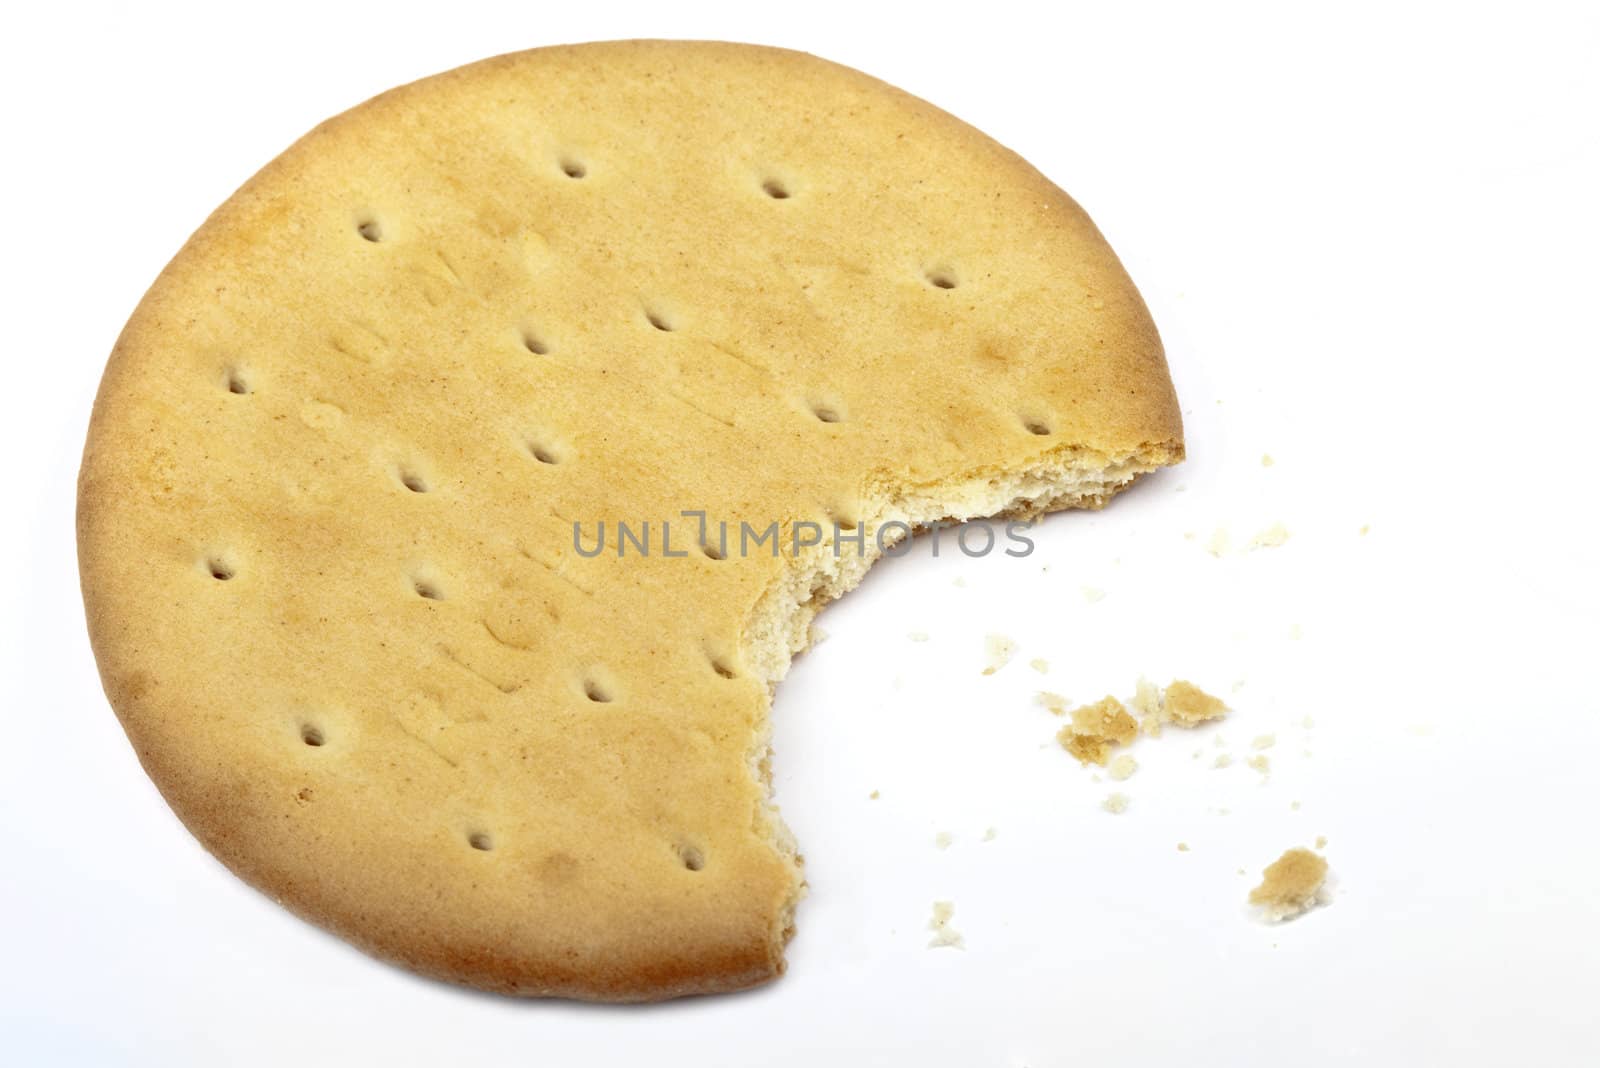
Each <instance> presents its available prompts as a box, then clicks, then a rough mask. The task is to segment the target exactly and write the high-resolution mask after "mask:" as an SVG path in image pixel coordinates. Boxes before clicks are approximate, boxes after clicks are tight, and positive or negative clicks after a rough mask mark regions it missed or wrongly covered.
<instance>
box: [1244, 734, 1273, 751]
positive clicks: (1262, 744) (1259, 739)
mask: <svg viewBox="0 0 1600 1068" xmlns="http://www.w3.org/2000/svg"><path fill="white" fill-rule="evenodd" d="M1277 744H1278V736H1277V735H1276V734H1258V735H1256V736H1255V740H1254V741H1252V742H1251V743H1250V748H1251V749H1271V748H1272V747H1273V746H1275V745H1277Z"/></svg>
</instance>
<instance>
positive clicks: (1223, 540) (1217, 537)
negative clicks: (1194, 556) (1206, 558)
mask: <svg viewBox="0 0 1600 1068" xmlns="http://www.w3.org/2000/svg"><path fill="white" fill-rule="evenodd" d="M1227 551H1228V532H1227V531H1226V530H1224V529H1222V528H1221V527H1218V528H1217V529H1216V530H1215V531H1213V532H1212V534H1211V540H1210V541H1208V542H1206V552H1208V553H1210V554H1211V555H1212V556H1216V557H1221V556H1223V555H1224V554H1226V553H1227Z"/></svg>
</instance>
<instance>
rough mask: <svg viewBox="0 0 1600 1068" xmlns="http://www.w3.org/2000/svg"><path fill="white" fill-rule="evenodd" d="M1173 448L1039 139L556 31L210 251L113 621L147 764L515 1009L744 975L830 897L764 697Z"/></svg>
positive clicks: (649, 47) (118, 674)
mask: <svg viewBox="0 0 1600 1068" xmlns="http://www.w3.org/2000/svg"><path fill="white" fill-rule="evenodd" d="M1182 453H1183V445H1182V429H1181V425H1180V420H1179V415H1178V408H1177V404H1176V400H1175V397H1174V395H1173V391H1172V387H1171V384H1170V382H1169V380H1168V377H1167V370H1166V365H1165V361H1164V357H1163V354H1162V349H1161V344H1160V341H1159V339H1158V337H1157V334H1156V331H1155V328H1154V327H1153V325H1152V324H1151V321H1150V318H1149V315H1148V313H1147V311H1146V309H1145V307H1144V304H1143V302H1142V301H1141V299H1140V297H1139V295H1138V293H1137V291H1136V290H1135V288H1134V286H1133V285H1132V283H1131V282H1130V281H1129V279H1128V277H1127V275H1126V274H1125V272H1124V271H1123V269H1122V267H1121V265H1120V264H1119V263H1118V261H1117V259H1116V257H1115V255H1114V254H1113V253H1112V251H1111V249H1110V248H1109V247H1108V246H1107V245H1106V243H1105V241H1104V240H1103V239H1102V237H1101V236H1100V234H1099V233H1098V232H1097V231H1096V230H1095V228H1094V226H1093V224H1092V223H1091V222H1090V221H1089V219H1088V217H1087V216H1086V215H1085V214H1084V213H1083V212H1082V211H1081V210H1080V209H1079V208H1078V207H1077V205H1076V204H1074V203H1073V201H1072V200H1071V199H1070V198H1069V197H1067V195H1066V194H1064V193H1063V192H1062V191H1061V190H1060V189H1058V188H1057V187H1056V186H1054V185H1052V184H1051V183H1050V182H1049V181H1048V180H1047V179H1045V178H1044V177H1043V176H1042V175H1040V174H1039V173H1038V172H1037V171H1035V170H1034V169H1033V168H1032V167H1030V166H1029V165H1028V164H1027V163H1026V162H1024V161H1023V160H1022V159H1020V158H1019V157H1018V156H1016V155H1015V154H1013V153H1011V152H1010V151H1008V150H1006V149H1005V148H1002V147H1001V146H999V145H998V144H996V143H994V142H993V141H991V140H989V139H988V138H986V137H985V136H983V135H982V134H980V133H979V132H977V131H976V130H974V129H972V128H971V127H969V126H967V125H965V124H963V123H961V122H960V121H958V120H956V119H954V118H952V117H951V116H949V115H947V114H945V113H943V112H941V111H939V110H938V109H936V108H934V107H932V106H931V105H929V104H927V103H925V102H923V101H921V100H918V99H916V98H914V97H911V96H908V95H906V94H905V93H902V92H900V91H898V90H896V89H893V88H891V87H889V86H887V85H885V84H883V83H882V82H879V81H876V80H874V79H872V78H870V77H867V76H865V75H863V74H860V73H858V72H856V71H853V70H849V69H847V68H844V67H840V66H837V65H834V64H831V63H828V62H825V61H823V60H820V59H816V58H814V57H811V56H808V55H804V54H800V53H795V52H788V51H782V50H777V49H770V48H759V47H753V46H747V45H733V44H717V43H690V42H664V41H625V42H614V43H605V44H592V45H580V46H573V47H561V48H548V49H540V50H536V51H531V52H524V53H519V54H515V55H508V56H502V57H499V58H496V59H491V60H487V61H484V62H481V63H477V64H473V65H471V66H468V67H464V68H461V69H459V70H454V71H450V72H448V73H445V74H441V75H438V76H436V77H432V78H428V79H425V80H423V81H420V82H417V83H415V84H412V85H408V86H405V87H402V88H400V89H396V90H393V91H391V92H389V93H385V94H384V95H382V96H379V97H377V98H376V99H374V100H371V101H369V102H367V103H366V104H363V105H361V106H360V107H357V108H355V109H354V110H352V111H349V112H347V113H345V114H343V115H341V116H339V117H337V118H335V119H332V120H331V121H329V122H327V123H325V124H323V125H322V126H319V127H318V128H317V129H315V130H313V131H312V132H311V133H310V134H308V135H307V136H306V137H304V138H303V139H302V140H300V141H299V142H298V143H296V144H295V145H294V146H292V147H291V148H290V149H289V150H288V151H286V152H285V153H284V154H283V155H281V156H280V157H278V158H277V159H276V160H274V161H273V162H272V163H270V164H269V165H268V166H267V167H266V168H265V169H264V170H262V171H261V172H260V173H259V174H258V175H256V176H255V177H254V178H253V179H251V180H250V181H249V182H248V183H247V184H246V185H245V186H244V187H243V188H242V189H240V190H239V192H238V193H236V194H235V195H234V196H233V197H232V198H231V199H229V200H228V202H227V203H225V204H224V205H223V206H222V207H221V208H219V209H218V210H217V211H216V212H215V214H213V215H212V216H211V218H210V219H209V220H208V221H207V222H206V223H205V224H204V226H202V227H201V229H200V230H199V231H198V232H197V233H196V234H195V235H194V236H193V237H192V238H191V239H190V240H189V242H188V243H187V244H186V245H185V246H184V248H183V249H182V251H181V252H179V254H178V255H177V257H176V258H175V259H174V260H173V261H172V263H171V264H170V265H169V266H168V267H167V269H166V270H165V271H164V272H163V273H162V274H161V276H160V277H159V278H158V279H157V280H156V282H155V284H154V286H153V287H152V288H151V290H150V292H149V293H148V295H147V296H146V297H145V299H144V301H143V302H142V303H141V304H140V306H139V308H138V309H137V311H135V313H134V315H133V318H132V319H131V321H130V322H129V324H128V326H127V328H126V329H125V330H124V332H123V334H122V336H121V338H120V339H119V341H118V342H117V345H116V348H115V350H114V351H113V353H112V356H111V359H110V363H109V365H108V367H107V369H106V373H105V378H104V381H103V383H102V385H101V389H100V393H99V396H98V399H97V401H96V404H95V409H94V416H93V420H92V424H91V426H90V430H89V437H88V443H87V447H86V449H85V454H84V461H83V468H82V473H81V477H80V485H79V515H78V530H79V547H80V561H81V570H82V579H83V591H84V601H85V605H86V609H87V615H88V620H89V627H90V634H91V638H92V641H93V645H94V650H95V655H96V658H97V660H98V663H99V667H100V672H101V676H102V679H103V681H104V684H105V689H106V692H107V694H108V696H109V697H110V700H111V703H112V705H113V707H114V708H115V710H116V712H117V715H118V716H119V717H120V719H121V721H122V723H123V726H124V728H125V729H126V731H127V734H128V737H129V738H130V740H131V741H132V743H133V745H134V747H135V749H136V750H137V752H138V755H139V758H140V760H141V761H142V762H143V764H144V766H145V768H146V769H147V771H148V772H149V774H150V776H151V778H152V779H153V780H154V781H155V782H156V784H157V785H158V786H159V787H160V789H161V791H162V793H163V795H164V796H165V797H166V798H167V800H168V801H169V802H170V804H171V805H172V807H173V809H174V810H175V811H176V812H177V813H178V815H179V816H180V817H181V818H182V819H183V821H184V822H185V823H186V824H187V825H188V827H189V828H190V829H191V830H192V831H193V832H194V834H195V835H196V837H198V838H199V839H200V840H201V842H202V843H204V844H205V846H206V847H207V848H208V849H210V850H211V851H212V852H213V853H215V854H216V855H217V856H218V857H219V858H221V859H222V860H223V861H224V862H225V863H226V864H227V865H228V866H229V867H230V868H232V869H233V870H234V871H235V872H237V873H238V874H239V875H240V876H241V877H242V878H244V879H246V880H248V881H249V882H251V883H252V884H254V885H256V886H257V887H259V888H261V889H262V890H263V891H265V892H266V893H268V894H270V895H272V896H273V897H274V898H276V899H277V900H279V901H280V902H282V903H283V904H284V905H285V906H287V907H289V908H291V909H293V910H294V911H296V912H297V913H299V914H300V915H302V916H304V917H306V918H307V919H309V920H311V921H313V922H316V923H318V924H321V925H323V926H325V927H328V928H330V929H331V930H333V931H336V932H338V933H339V934H340V935H342V936H343V937H345V938H347V939H348V940H350V941H351V942H353V943H355V944H357V945H359V946H361V947H362V948H364V949H366V950H368V951H370V952H372V953H375V954H377V955H379V956H382V957H385V958H388V959H391V960H394V961H397V962H399V963H402V964H404V965H406V966H407V967H410V968H413V969H415V970H417V971H419V972H422V973H424V974H427V975H431V976H436V977H440V978H444V979H448V980H452V981H457V982H463V983H468V984H471V985H474V986H478V987H483V988H486V989H491V990H499V991H505V992H508V993H516V994H526V995H559V996H568V997H581V998H591V999H606V1000H644V999H654V998H662V997H669V996H674V995H680V994H690V993H699V992H708V991H718V990H730V989H736V988H740V987H745V986H750V985H753V984H756V983H760V982H762V981H765V980H768V979H770V978H772V977H774V976H776V975H777V974H779V973H780V972H781V971H782V969H783V947H784V944H785V942H786V941H787V939H788V937H789V934H790V932H791V929H792V924H793V919H794V911H795V905H796V902H797V901H798V899H799V897H800V895H801V893H802V890H803V881H802V878H801V871H800V863H799V857H798V855H797V854H796V851H795V847H794V844H793V843H792V841H791V840H790V838H789V836H788V834H787V832H786V831H785V829H784V828H783V826H782V823H781V822H780V820H779V819H778V816H777V812H776V809H775V807H774V806H773V805H772V803H771V800H770V790H769V783H768V777H769V776H768V763H767V762H768V757H769V753H768V742H767V738H768V728H767V712H768V707H769V703H770V694H771V688H772V686H773V685H774V684H776V682H777V681H778V680H779V679H780V678H781V677H782V675H783V673H784V672H785V670H786V669H787V667H788V663H789V659H790V657H791V656H792V655H793V654H794V653H795V652H797V651H798V650H799V649H801V648H803V647H804V645H805V644H806V642H807V640H808V638H807V634H808V629H809V624H810V620H811V618H812V616H813V615H814V614H815V613H816V611H817V609H818V608H819V607H820V606H821V605H822V604H824V603H825V602H826V601H827V600H829V599H831V598H833V597H836V596H838V595H839V594H841V593H843V592H844V591H845V590H847V589H849V588H850V587H851V586H852V585H854V583H855V582H856V581H858V580H859V578H860V577H861V574H862V573H863V572H864V570H865V569H866V567H867V566H868V565H869V564H870V563H871V561H872V560H873V559H874V558H875V557H876V556H877V555H879V553H880V552H881V551H883V549H885V548H886V547H890V546H892V545H893V544H894V542H895V540H896V539H897V538H898V537H901V536H903V534H904V533H905V532H906V531H908V530H909V529H911V528H912V527H916V526H920V525H926V524H928V523H931V522H934V521H938V520H943V519H964V518H969V517H973V516H981V515H991V514H1008V515H1019V516H1031V515H1034V514H1037V513H1040V512H1044V511H1049V510H1053V509H1057V508H1068V507H1098V506H1100V505H1101V504H1103V503H1104V502H1105V501H1106V500H1107V499H1108V498H1109V497H1110V496H1111V495H1113V494H1114V493H1116V492H1117V491H1118V490H1120V489H1122V488H1123V487H1125V486H1127V485H1128V484H1129V483H1130V482H1132V481H1133V480H1134V479H1136V478H1137V477H1139V476H1140V475H1141V474H1143V473H1146V472H1148V471H1151V470H1154V469H1155V468H1157V467H1160V466H1162V465H1165V464H1170V463H1173V462H1176V461H1177V460H1179V459H1181V457H1182ZM702 516H703V520H702ZM835 523H839V524H842V525H843V527H844V528H845V534H846V535H848V534H850V533H851V532H852V531H854V530H855V524H857V523H861V524H862V525H863V526H862V528H861V536H860V538H859V540H852V539H848V538H846V539H835V538H833V537H832V536H831V535H832V533H833V524H835ZM619 524H625V525H626V526H627V528H628V531H629V533H630V534H631V535H632V537H633V540H632V541H631V542H629V541H626V540H625V541H623V542H622V543H621V545H620V547H621V550H622V551H621V552H620V553H619V542H618V535H619V534H620V533H621V530H620V528H619ZM724 524H725V526H724ZM646 525H647V526H648V533H644V534H643V536H642V537H641V534H642V532H643V531H644V528H645V527H646ZM602 529H603V531H604V537H605V539H606V540H605V542H604V544H603V546H602V547H601V548H600V550H599V551H595V549H596V542H597V538H598V537H599V536H600V535H601V532H602ZM816 530H820V531H822V532H823V537H822V538H821V539H820V541H819V543H818V544H811V542H812V534H813V531H816ZM741 535H743V537H741ZM760 535H771V537H770V538H767V537H761V538H760V540H756V536H760ZM752 541H753V542H754V544H752ZM641 546H642V547H643V548H642V549H641ZM835 549H837V553H836V552H835Z"/></svg>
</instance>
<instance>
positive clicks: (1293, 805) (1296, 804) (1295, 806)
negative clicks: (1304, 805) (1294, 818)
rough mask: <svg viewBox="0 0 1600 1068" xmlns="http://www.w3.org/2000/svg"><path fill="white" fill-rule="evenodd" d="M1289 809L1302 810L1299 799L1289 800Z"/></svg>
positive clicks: (1293, 810) (1292, 810)
mask: <svg viewBox="0 0 1600 1068" xmlns="http://www.w3.org/2000/svg"><path fill="white" fill-rule="evenodd" d="M1289 811H1291V812H1299V811H1300V802H1298V801H1290V802H1289Z"/></svg>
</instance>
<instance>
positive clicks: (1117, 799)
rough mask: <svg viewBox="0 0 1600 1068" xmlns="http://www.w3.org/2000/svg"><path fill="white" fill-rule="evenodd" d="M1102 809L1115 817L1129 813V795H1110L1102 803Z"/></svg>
mask: <svg viewBox="0 0 1600 1068" xmlns="http://www.w3.org/2000/svg"><path fill="white" fill-rule="evenodd" d="M1100 807H1101V808H1103V809H1105V810H1106V811H1107V812H1109V813H1111V814H1112V815H1113V816H1116V815H1121V814H1122V813H1124V812H1126V811H1128V795H1127V794H1109V795H1107V797H1106V799H1105V800H1104V801H1102V802H1100Z"/></svg>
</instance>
